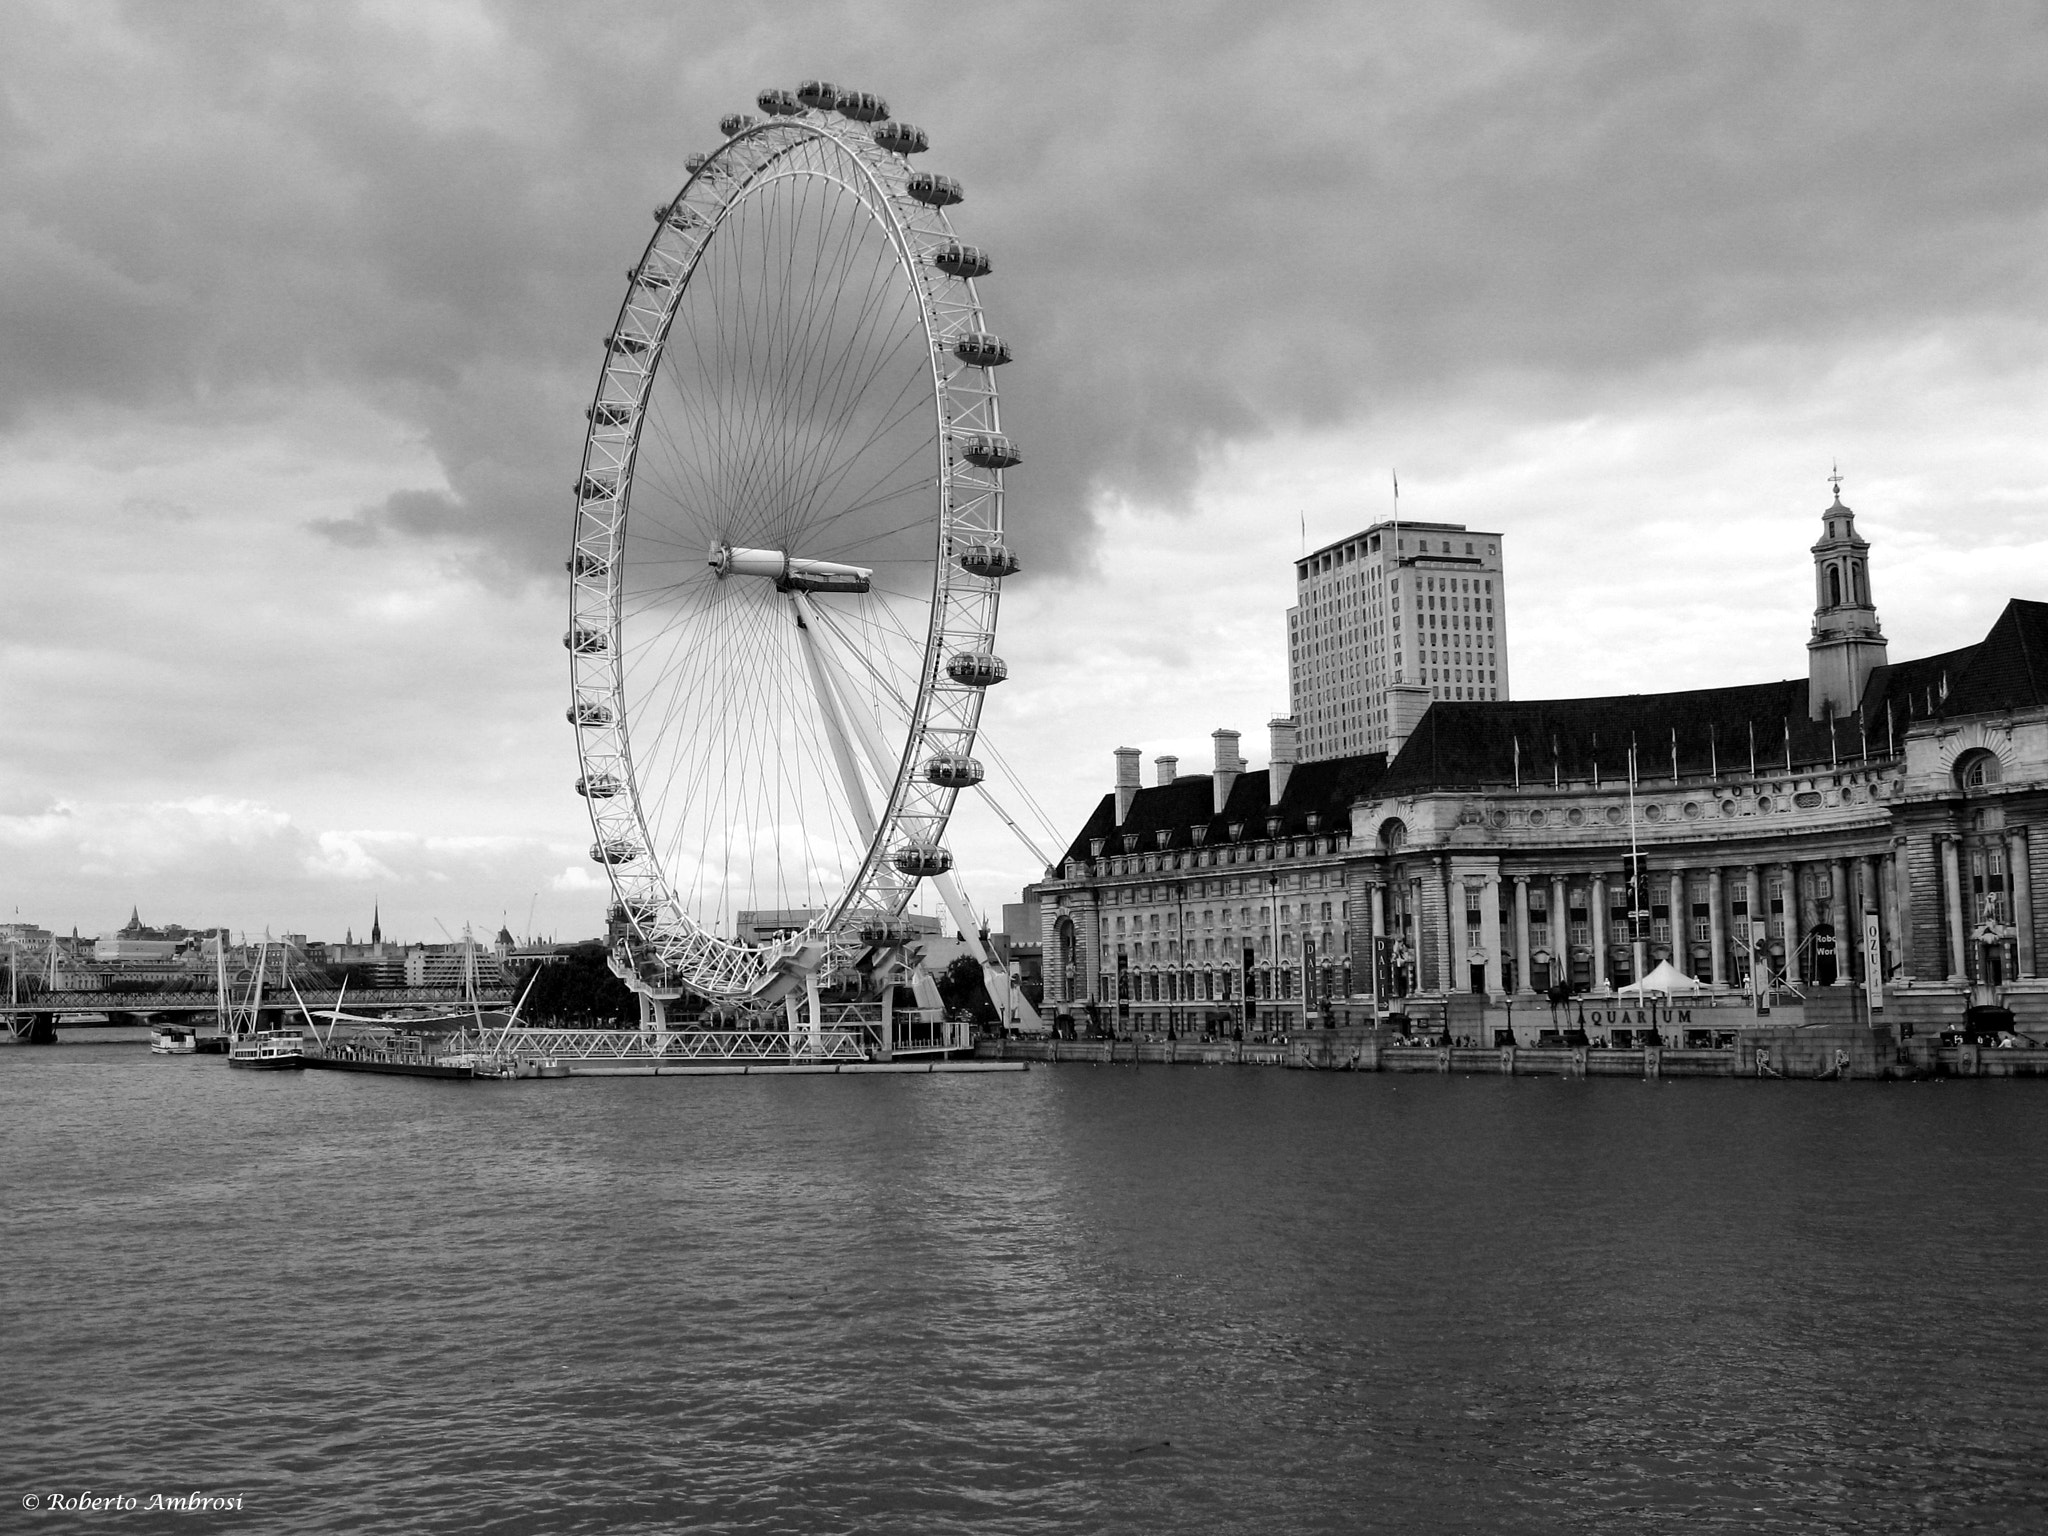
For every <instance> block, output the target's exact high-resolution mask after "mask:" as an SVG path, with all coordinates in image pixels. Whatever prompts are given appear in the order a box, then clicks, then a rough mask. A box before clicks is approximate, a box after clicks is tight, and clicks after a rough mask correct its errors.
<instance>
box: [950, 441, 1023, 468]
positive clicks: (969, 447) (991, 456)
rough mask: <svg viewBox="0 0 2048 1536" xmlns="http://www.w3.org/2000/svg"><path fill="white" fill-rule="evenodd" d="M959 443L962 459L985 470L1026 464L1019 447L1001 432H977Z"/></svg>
mask: <svg viewBox="0 0 2048 1536" xmlns="http://www.w3.org/2000/svg"><path fill="white" fill-rule="evenodd" d="M958 441H959V446H960V457H961V458H963V459H965V460H966V461H967V462H968V463H970V464H975V465H979V466H980V467H981V468H983V469H1008V468H1010V467H1011V466H1012V465H1015V464H1022V463H1023V462H1024V455H1023V454H1021V453H1019V452H1018V451H1017V445H1016V444H1015V443H1013V442H1011V441H1010V439H1009V438H1007V437H1005V436H1003V434H1002V433H1000V432H975V433H971V434H969V435H968V436H966V437H962V438H960V439H959V440H958Z"/></svg>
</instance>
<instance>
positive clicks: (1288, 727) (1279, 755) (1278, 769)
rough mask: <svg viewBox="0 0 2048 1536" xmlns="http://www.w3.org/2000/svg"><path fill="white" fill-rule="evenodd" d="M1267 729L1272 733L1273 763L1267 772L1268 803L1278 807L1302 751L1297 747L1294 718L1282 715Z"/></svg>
mask: <svg viewBox="0 0 2048 1536" xmlns="http://www.w3.org/2000/svg"><path fill="white" fill-rule="evenodd" d="M1266 729H1267V730H1268V731H1270V732H1271V733H1272V739H1273V762H1272V765H1271V766H1270V767H1269V768H1268V769H1267V771H1266V803H1267V804H1268V805H1278V804H1279V803H1280V797H1281V796H1282V795H1284V794H1286V793H1287V781H1288V779H1290V778H1292V777H1293V775H1294V765H1295V763H1297V762H1298V761H1300V757H1301V754H1300V751H1299V749H1298V748H1297V747H1296V745H1295V730H1294V718H1293V717H1292V716H1291V715H1282V716H1281V717H1280V718H1279V719H1278V720H1268V721H1267V722H1266Z"/></svg>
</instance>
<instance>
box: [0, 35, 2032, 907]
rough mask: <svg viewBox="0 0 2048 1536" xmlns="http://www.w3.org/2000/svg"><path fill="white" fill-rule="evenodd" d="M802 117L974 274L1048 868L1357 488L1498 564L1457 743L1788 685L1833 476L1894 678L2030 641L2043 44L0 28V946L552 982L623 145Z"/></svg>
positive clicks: (1273, 667) (585, 880)
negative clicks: (345, 949)
mask: <svg viewBox="0 0 2048 1536" xmlns="http://www.w3.org/2000/svg"><path fill="white" fill-rule="evenodd" d="M815 76H824V77H826V78H830V79H833V80H835V81H837V82H838V83H840V84H842V85H847V86H854V87H859V88H865V89H870V90H874V91H877V92H880V93H881V94H883V95H885V96H886V97H888V99H889V100H890V102H891V103H892V105H893V106H894V109H895V112H896V115H897V116H899V117H902V118H905V119H908V120H910V121H913V122H916V123H918V124H920V125H922V126H923V127H925V128H926V129H927V130H928V132H929V133H930V135H931V139H932V144H933V148H932V150H931V152H930V154H929V156H928V157H927V158H926V161H925V162H924V163H926V164H928V165H929V166H931V167H932V168H934V169H937V170H940V171H943V172H946V173H948V174H951V175H954V176H956V177H958V178H960V179H961V180H962V181H963V182H964V183H965V185H966V189H967V198H966V201H965V202H964V204H963V205H962V206H961V207H960V208H958V209H956V210H955V215H956V220H955V222H956V224H957V225H958V227H959V228H960V229H961V230H962V232H963V233H964V234H965V235H966V237H967V238H969V239H972V240H975V241H977V242H979V243H982V244H984V245H986V246H988V247H989V248H990V249H991V250H992V252H993V253H994V255H995V258H996V263H997V272H996V275H995V276H994V277H992V278H990V279H989V280H987V281H986V282H985V283H984V284H983V285H982V293H983V298H984V301H985V302H986V303H987V304H988V306H989V309H990V317H991V319H992V321H993V322H994V324H995V327H996V328H997V329H998V330H1000V331H1001V332H1002V333H1003V335H1004V336H1005V337H1006V338H1007V339H1009V340H1010V341H1011V343H1012V346H1013V348H1014V350H1015V352H1016V354H1017V359H1018V360H1017V361H1016V362H1015V363H1014V364H1013V365H1012V366H1011V367H1009V368H1008V369H1006V370H1004V373H1003V375H1002V384H1003V387H1004V401H1003V410H1004V420H1005V424H1006V426H1008V427H1009V428H1010V429H1011V430H1012V431H1014V433H1015V434H1016V435H1017V437H1018V438H1019V439H1020V441H1021V442H1022V444H1023V445H1024V448H1025V451H1026V453H1027V456H1028V458H1027V463H1026V465H1025V466H1024V468H1022V469H1020V470H1018V471H1015V472H1013V474H1012V476H1011V477H1010V480H1011V496H1010V504H1009V512H1010V519H1011V527H1012V538H1013V541H1014V542H1015V544H1016V545H1017V546H1018V548H1019V550H1020V552H1021V554H1022V556H1023V559H1024V561H1025V563H1026V572H1025V574H1023V575H1021V576H1019V577H1016V578H1014V579H1013V580H1012V582H1011V584H1010V587H1009V590H1008V593H1007V597H1006V601H1005V607H1004V611H1003V633H1002V636H1001V641H1000V646H999V649H1001V650H1002V652H1003V653H1004V655H1005V656H1006V657H1007V659H1008V660H1009V662H1010V666H1011V674H1012V681H1010V682H1009V683H1007V684H1005V685H1004V686H1003V687H1002V688H1001V689H999V690H997V692H996V693H995V694H994V695H993V696H992V699H991V703H990V708H989V710H988V713H987V715H986V717H985V720H986V724H987V726H988V729H989V733H990V738H991V740H992V742H993V744H994V746H995V748H996V750H998V751H999V752H1000V753H1001V755H1002V756H1003V758H1004V759H1006V760H1007V761H1008V762H1009V763H1010V764H1011V765H1012V766H1013V768H1014V769H1015V772H1016V776H1017V777H1018V778H1021V779H1022V780H1023V781H1024V783H1025V785H1026V786H1028V790H1029V793H1030V796H1031V797H1033V798H1035V799H1036V800H1037V801H1038V802H1040V803H1042V805H1043V806H1044V807H1045V809H1046V810H1047V812H1048V813H1049V815H1050V818H1051V820H1052V821H1053V822H1054V823H1055V824H1056V827H1057V830H1058V833H1059V837H1058V839H1057V840H1058V841H1064V840H1065V838H1066V837H1067V836H1070V835H1071V834H1072V831H1073V830H1074V828H1075V827H1077V826H1078V824H1079V822H1080V820H1081V818H1082V817H1083V816H1084V815H1085V813H1086V811H1087V809H1088V808H1089V806H1090V805H1092V804H1093V802H1094V800H1095V799H1096V797H1097V796H1099V795H1100V793H1101V792H1102V790H1103V789H1104V788H1105V787H1107V784H1108V782H1109V778H1110V769H1111V758H1110V751H1111V749H1112V748H1114V747H1116V746H1119V745H1126V744H1127V745H1132V746H1137V747H1140V748H1142V749H1144V751H1145V753H1146V756H1147V758H1148V759H1149V758H1150V757H1151V756H1153V755H1154V754H1155V753H1160V752H1177V753H1179V754H1180V755H1181V757H1182V759H1183V762H1182V766H1183V768H1184V769H1190V768H1191V769H1197V770H1199V769H1201V768H1204V767H1206V765H1207V759H1208V752H1209V732H1210V731H1211V730H1213V729H1215V728H1216V727H1217V726H1219V725H1229V726H1234V727H1236V728H1238V729H1240V730H1242V731H1243V732H1244V733H1245V745H1246V750H1247V755H1248V756H1250V757H1251V758H1252V759H1253V761H1254V763H1255V764H1262V763H1263V761H1264V759H1265V742H1266V735H1265V722H1266V720H1267V719H1268V718H1269V717H1270V716H1272V715H1274V714H1277V713H1280V712H1282V711H1283V710H1284V709H1285V708H1286V705H1287V692H1286V665H1285V651H1284V611H1285V608H1286V605H1287V603H1288V602H1289V600H1290V597H1291V591H1292V584H1293V583H1292V567H1291V564H1290V561H1291V558H1292V557H1293V556H1294V555H1296V554H1298V553H1299V552H1300V549H1301V544H1302V539H1303V537H1304V531H1305V535H1306V538H1307V540H1308V542H1309V543H1310V544H1311V545H1314V544H1316V543H1320V542H1326V541H1328V540H1330V539H1333V538H1337V537H1340V536H1342V535H1344V534H1346V533H1349V532H1352V531H1355V530H1356V529H1357V528H1359V527H1362V526H1363V525H1365V524H1366V523H1367V522H1370V521H1373V520H1375V519H1377V518H1379V517H1382V516H1384V515H1385V514H1386V512H1387V510H1388V506H1389V503H1388V472H1389V470H1390V468H1394V467H1398V469H1399V471H1400V474H1401V485H1402V493H1403V497H1402V505H1403V510H1404V513H1405V514H1406V515H1408V516H1412V517H1417V518H1430V519H1440V520H1448V521H1454V522H1466V523H1469V524H1472V525H1474V526H1480V527H1484V528H1486V529H1488V530H1498V531H1500V532H1501V533H1503V534H1504V535H1505V538H1506V556H1507V563H1508V582H1509V588H1508V590H1509V594H1510V598H1509V633H1510V637H1511V675H1512V678H1513V688H1514V692H1515V694H1516V695H1517V696H1518V697H1528V698H1533V697H1543V696H1557V695H1570V694H1584V693H1607V692H1624V691H1648V690H1655V689H1663V688H1673V687H1695V686H1705V685H1710V684H1717V683H1733V682H1742V681H1761V680H1764V679H1767V678H1777V677H1785V676H1795V675H1800V674H1803V672H1804V669H1805V650H1804V641H1805V639H1806V635H1807V626H1808V622H1809V618H1810V611H1811V602H1812V597H1811V590H1812V589H1811V576H1810V563H1809V559H1808V556H1807V553H1806V550H1807V546H1808V545H1810V544H1811V543H1812V542H1813V541H1814V539H1815V538H1816V537H1817V536H1818V534H1819V532H1820V525H1819V521H1818V517H1819V513H1820V509H1821V508H1822V507H1823V506H1824V505H1825V504H1826V502H1827V500H1828V487H1827V483H1826V476H1827V474H1828V471H1829V467H1830V464H1831V463H1832V462H1833V461H1835V460H1839V461H1840V464H1841V468H1842V473H1843V475H1844V476H1845V479H1846V485H1845V493H1846V498H1847V500H1848V501H1849V502H1850V504H1851V505H1852V506H1854V507H1855V508H1856V510H1857V512H1858V514H1859V524H1860V526H1861V529H1862V531H1863V532H1864V534H1865V536H1866V537H1868V538H1869V539H1871V541H1872V542H1873V545H1874V550H1873V577H1874V583H1875V587H1876V593H1875V595H1876V599H1877V602H1878V605H1879V612H1880V615H1881V618H1882V620H1883V623H1884V626H1885V629H1886V632H1887V634H1888V635H1889V636H1890V639H1891V645H1892V652H1891V653H1892V655H1893V656H1894V657H1895V658H1898V659H1903V658H1905V657H1908V656H1912V655H1917V654H1922V653H1926V652H1930V651H1935V650H1940V649H1945V648H1948V647H1951V646H1955V645H1960V644H1965V643H1968V642H1970V641H1972V640H1974V639H1976V638H1978V637H1979V636H1980V635H1981V634H1982V633H1983V631H1984V630H1985V628H1986V627H1988V625H1989V624H1990V622H1991V620H1992V619H1993V618H1994V617H1995V615H1996V613H1997V611H1998V609H1999V607H2000V606H2001V605H2002V603H2003V602H2004V601H2005V599H2006V598H2007V597H2009V596H2031V597H2043V596H2048V524H2044V519H2043V513H2044V511H2048V441H2044V433H2043V424H2044V422H2048V361H2044V358H2048V352H2044V348H2043V341H2044V338H2048V307H2044V301H2048V283H2044V275H2048V217H2044V210H2048V9H2044V7H2043V6H2042V5H2036V4H1992V3H1984V4H1968V5H1959V6H1931V5H1926V4H1895V5H1886V4H1877V3H1869V0H1862V3H1855V4H1822V3H1813V0H1799V3H1796V4H1795V3H1791V0H1782V3H1778V4H1772V5H1742V4H1732V3H1717V4H1714V5H1707V6H1702V5H1699V4H1697V3H1683V4H1650V3H1627V4H1622V3H1615V4H1598V5H1595V4H1566V3H1554V0H1553V3H1546V4H1528V5H1488V4H1457V3H1447V0H1430V3H1428V4H1420V3H1418V4H1412V5H1401V6H1369V5H1361V4H1358V3H1356V0H1350V3H1344V4H1334V5H1317V4H1307V3H1286V0H1281V3H1275V4H1265V5H1245V4H1215V5H1200V4H1188V3H1183V4H1178V5H1173V6H1165V5H1146V6H1123V7H1115V6H1104V5H1101V4H1099V3H1078V0H1077V3H1071V4H1067V3H1062V4H1031V3H1010V4H1006V5H1002V6H963V5H960V4H958V3H932V4H895V5H866V4H859V3H833V4H799V3H781V4H777V5H775V6H772V7H767V6H762V7H737V6H733V5H730V4H717V5H709V4H688V3H678V4H662V5H602V6H600V5H584V4H576V5H567V4H564V5H552V6H544V5H537V4H536V5H495V4H460V3H439V0H405V3H397V0H393V3H388V4H365V5H346V4H341V3H338V0H322V3H319V4H314V3H301V4H293V5H259V4H234V5H229V4H203V3H181V4H177V5H162V4H132V5H124V4H113V3H94V0H53V3H49V4H34V3H28V0H9V3H7V4H6V5H5V6H4V7H0V82H4V87H5V97H4V106H0V195H4V198H5V217H4V219H0V341H4V345H0V519H4V528H5V540H6V545H5V548H6V560H5V566H4V570H5V573H6V577H7V583H6V593H5V601H4V606H0V915H4V916H6V917H12V916H13V914H14V912H15V911H16V909H18V910H19V913H20V915H21V917H22V918H24V919H27V920H32V921H38V922H41V923H44V924H46V925H50V926H54V927H57V928H59V929H62V930H66V931H68V930H69V929H70V928H71V927H73V926H74V925H75V926H77V927H78V928H79V929H81V930H82V931H84V932H88V933H91V932H97V931H100V930H103V929H109V928H112V927H115V926H117V925H118V924H119V923H120V922H121V921H123V920H124V919H125V918H126V917H127V915H128V911H129V908H130V906H131V905H135V904H139V905H140V907H141V909H142V913H143V916H144V917H145V919H150V920H156V921H166V920H176V921H183V922H186V923H190V924H195V925H196V924H201V923H220V922H224V923H228V924H231V925H233V926H235V927H237V928H246V929H249V930H252V931H257V930H261V929H263V928H266V927H268V928H270V929H272V930H274V931H279V932H283V931H306V932H309V933H312V934H313V935H315V936H331V937H337V938H338V937H340V935H341V933H342V932H343V930H344V929H345V928H346V927H348V926H353V927H354V928H355V929H356V930H357V931H358V932H359V933H360V931H361V930H362V929H363V928H365V927H366V926H367V923H368V919H369V913H370V910H371V906H372V903H373V902H381V903H382V908H383V912H384V917H385V927H386V930H387V932H394V933H396V934H397V935H398V936H401V937H407V938H422V939H438V938H439V937H441V932H442V930H443V929H446V930H449V931H456V932H459V931H460V929H461V927H462V925H463V924H464V923H465V922H468V923H474V924H476V925H478V926H480V927H481V926H485V925H488V926H490V927H493V928H495V926H496V925H497V924H498V923H499V922H500V921H509V923H510V925H511V926H512V928H513V929H514V930H515V931H516V932H519V933H521V934H524V933H527V932H529V931H531V932H538V933H543V934H556V935H559V936H563V937H568V936H572V935H582V934H589V933H593V932H595V931H596V930H597V929H598V927H599V926H600V924H601V921H602V907H603V897H602V894H601V892H600V889H599V883H598V880H597V878H596V874H595V866H593V865H591V864H590V863H589V862H588V860H587V859H586V857H585V855H584V849H585V848H586V846H587V844H588V842H589V830H588V825H587V822H586V821H585V820H584V816H583V806H582V802H581V801H580V800H578V799H577V797H576V796H575V795H574V794H573V793H571V791H570V784H571V781H572V780H573V779H574V777H575V772H576V769H575V762H574V753H573V746H572V741H571V735H570V732H569V729H568V727H567V726H566V725H565V724H564V722H563V719H562V710H563V706H564V703H565V701H566V693H567V667H566V658H565V654H564V652H563V651H562V648H561V644H560V636H561V631H562V629H563V627H564V615H565V611H566V602H567V599H566V593H565V591H564V586H563V583H564V577H563V574H562V569H561V562H562V559H563V556H564V553H565V545H566V542H567V539H568V529H569V515H570V512H571V498H570V495H569V485H570V481H571V479H572V478H573V476H574V475H575V473H576V466H577V464H578V457H579V452H580V443H581V429H582V427H583V416H582V411H583V406H584V405H585V404H586V403H587V402H588V400H589V397H590V394H591V391H592V388H593V385H594V384H595V382H596V377H597V370H598V366H599V362H600V358H601V351H602V349H601V345H600V339H601V338H602V337H603V336H604V334H605V333H606V331H607V329H608V327H609V325H610V323H611V320H612V317H613V315H614V314H615V312H616V310H617V307H618V304H619V300H620V298H621V296H622V292H623V285H624V272H625V268H626V267H627V265H628V264H629V263H630V262H632V261H633V260H634V259H635V258H636V257H637V255H638V253H639V250H640V248H641V246H642V245H643V244H644V243H645V240H646V238H647V235H648V233H649V230H650V227H651V226H650V222H649V210H650V209H651V208H652V207H653V206H654V204H655V203H656V202H658V201H661V200H663V199H664V198H666V197H668V196H670V195H672V194H673V192H674V190H675V188H676V187H677V186H678V185H679V184H680V182H681V181H682V179H683V176H684V168H683V159H684V156H685V155H687V154H688V153H689V152H690V151H691V150H693V149H699V148H708V147H710V146H712V145H713V144H714V143H715V142H716V141H717V129H716V125H717V121H718V118H719V117H720V116H721V114H723V113H725V112H727V111H732V110H736V109H741V108H746V107H750V106H751V104H752V101H753V97H754V94H755V92H756V91H757V90H759V89H760V88H761V87H763V86H765V85H771V84H781V85H787V86H792V87H793V86H794V85H795V84H796V83H797V82H798V81H799V80H801V79H804V78H809V77H815ZM1147 773H1148V778H1149V774H1150V769H1149V764H1148V769H1147ZM998 787H999V789H1001V790H1002V792H1003V793H1004V794H1005V795H1006V796H1007V798H1009V799H1010V800H1012V801H1016V802H1021V801H1022V799H1023V798H1024V796H1023V792H1022V791H1020V790H1018V789H1016V788H1013V787H1009V786H1007V785H999V786H998ZM963 804H965V802H963ZM1053 840H1055V839H1054V838H1053V837H1052V836H1051V834H1049V833H1045V832H1041V833H1040V841H1041V843H1045V842H1049V841H1053ZM953 844H954V847H955V849H956V852H957V854H958V856H959V859H960V863H961V865H962V869H963V873H964V875H965V877H966V881H967V884H968V886H969V889H970V894H971V895H972V896H973V898H974V899H975V900H976V901H977V902H978V903H980V904H983V905H986V906H990V907H993V906H995V905H996V904H997V903H999V902H1001V901H1003V900H1005V899H1010V900H1014V899H1015V896H1016V892H1017V889H1018V887H1019V886H1020V885H1021V883H1022V882H1023V881H1024V880H1026V879H1028V878H1030V877H1031V876H1032V874H1033V873H1034V872H1035V871H1034V868H1033V863H1034V861H1033V859H1032V857H1031V856H1030V855H1029V854H1028V853H1027V852H1025V851H1024V850H1023V849H1022V848H1021V847H1020V846H1019V845H1018V844H1017V843H1016V842H1015V841H1014V840H1013V839H1011V838H1010V837H1009V835H1008V834H1007V833H1006V832H1005V831H1004V830H1003V829H1002V827H1001V826H1000V824H999V823H997V822H996V821H995V820H994V818H993V817H991V816H990V815H988V814H987V812H986V811H985V810H984V809H982V808H980V807H976V806H972V805H967V807H966V809H965V810H964V811H963V814H962V816H961V817H960V819H959V821H958V822H957V823H956V830H955V835H954V837H953Z"/></svg>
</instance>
